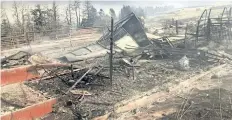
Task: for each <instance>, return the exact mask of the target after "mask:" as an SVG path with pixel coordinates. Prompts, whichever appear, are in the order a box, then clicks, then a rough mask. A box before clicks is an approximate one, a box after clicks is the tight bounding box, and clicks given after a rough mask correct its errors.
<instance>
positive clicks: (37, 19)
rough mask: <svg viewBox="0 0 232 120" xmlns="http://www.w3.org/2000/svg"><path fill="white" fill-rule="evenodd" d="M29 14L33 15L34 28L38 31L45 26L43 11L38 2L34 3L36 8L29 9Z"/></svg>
mask: <svg viewBox="0 0 232 120" xmlns="http://www.w3.org/2000/svg"><path fill="white" fill-rule="evenodd" d="M31 14H32V15H33V19H34V23H35V26H34V27H35V29H36V30H38V31H40V32H41V30H42V28H43V27H44V26H45V22H46V21H45V12H44V11H42V9H41V7H40V4H37V5H36V8H35V9H33V10H32V11H31Z"/></svg>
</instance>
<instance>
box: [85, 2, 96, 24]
mask: <svg viewBox="0 0 232 120" xmlns="http://www.w3.org/2000/svg"><path fill="white" fill-rule="evenodd" d="M83 17H84V18H83V19H82V25H83V26H87V27H90V26H92V25H93V23H94V22H95V19H96V18H97V10H96V8H94V7H93V6H92V5H91V3H90V2H89V1H85V3H84V10H83Z"/></svg>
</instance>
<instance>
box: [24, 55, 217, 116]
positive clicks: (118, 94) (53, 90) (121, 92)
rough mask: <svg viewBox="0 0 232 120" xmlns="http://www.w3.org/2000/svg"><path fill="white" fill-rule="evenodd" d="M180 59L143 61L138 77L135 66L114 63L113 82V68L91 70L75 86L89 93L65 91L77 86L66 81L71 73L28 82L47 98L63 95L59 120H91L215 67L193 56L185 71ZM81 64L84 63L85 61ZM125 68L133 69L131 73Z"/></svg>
mask: <svg viewBox="0 0 232 120" xmlns="http://www.w3.org/2000/svg"><path fill="white" fill-rule="evenodd" d="M100 59H101V58H100ZM94 61H95V62H96V59H93V60H89V61H85V63H94ZM177 62H178V59H176V60H174V59H173V60H170V59H162V60H139V61H138V62H137V64H136V65H135V70H134V71H135V72H134V79H133V74H132V68H131V67H129V68H128V67H127V70H125V68H126V67H122V65H120V64H114V65H115V67H114V73H113V82H112V85H111V82H110V79H109V78H108V77H109V68H107V67H105V68H104V69H102V70H101V72H100V73H99V74H98V75H94V72H90V73H89V74H87V76H86V77H85V78H84V79H83V80H82V81H81V82H80V83H79V84H78V85H77V86H76V87H75V88H74V89H73V90H85V91H88V92H89V93H90V94H91V95H86V96H83V95H74V94H72V93H68V94H65V93H66V92H67V91H68V89H69V88H70V87H71V86H72V85H73V84H70V85H69V84H67V83H66V82H67V81H69V80H73V77H72V74H71V73H69V74H66V75H60V76H59V77H58V76H57V77H54V78H52V79H48V80H41V81H30V82H28V83H26V84H27V85H28V86H30V87H32V88H34V89H36V90H39V91H41V92H42V93H43V95H45V96H47V97H56V98H60V99H59V103H60V104H58V106H57V107H56V108H57V109H55V110H54V113H52V114H53V116H54V117H55V119H59V120H61V119H75V118H76V119H77V118H78V116H79V117H80V116H81V117H82V118H83V119H84V118H85V119H91V118H94V117H97V116H100V115H104V114H106V113H107V111H112V110H113V106H114V105H115V104H116V103H118V102H120V101H122V100H126V99H129V98H131V97H132V96H135V95H139V94H142V93H143V92H145V91H148V90H151V89H156V90H157V92H158V91H162V90H167V91H168V89H167V88H168V87H167V83H169V84H170V83H171V84H173V85H175V84H178V83H179V82H181V81H184V80H186V79H189V78H191V77H192V76H194V75H197V74H200V73H201V72H202V71H206V70H208V68H209V67H212V66H213V65H210V64H206V63H201V62H199V61H198V60H194V59H190V69H189V70H186V71H182V70H179V69H178V68H177V67H176V64H177ZM103 63H104V62H103ZM77 64H80V63H77ZM105 64H107V63H105ZM81 65H83V66H84V64H83V62H82V63H81ZM87 70H88V69H84V70H82V71H78V72H74V75H75V79H74V81H76V80H77V79H78V78H80V77H81V75H83V74H84V73H85V72H86V71H87ZM125 71H130V74H128V72H125ZM65 81H66V82H65ZM50 115H51V114H50ZM64 116H66V117H64Z"/></svg>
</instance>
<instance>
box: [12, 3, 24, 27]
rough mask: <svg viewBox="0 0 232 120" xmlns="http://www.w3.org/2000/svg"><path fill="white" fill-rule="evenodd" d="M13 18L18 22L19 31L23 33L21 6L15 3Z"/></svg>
mask: <svg viewBox="0 0 232 120" xmlns="http://www.w3.org/2000/svg"><path fill="white" fill-rule="evenodd" d="M13 12H14V13H13V16H14V17H15V19H16V20H15V22H16V26H17V27H18V28H19V30H20V31H21V29H20V28H22V24H21V21H20V10H19V5H18V4H17V3H16V2H15V1H14V3H13Z"/></svg>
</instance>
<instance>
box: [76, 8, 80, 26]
mask: <svg viewBox="0 0 232 120" xmlns="http://www.w3.org/2000/svg"><path fill="white" fill-rule="evenodd" d="M75 13H76V20H77V29H78V26H79V22H78V15H77V8H76V9H75Z"/></svg>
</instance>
